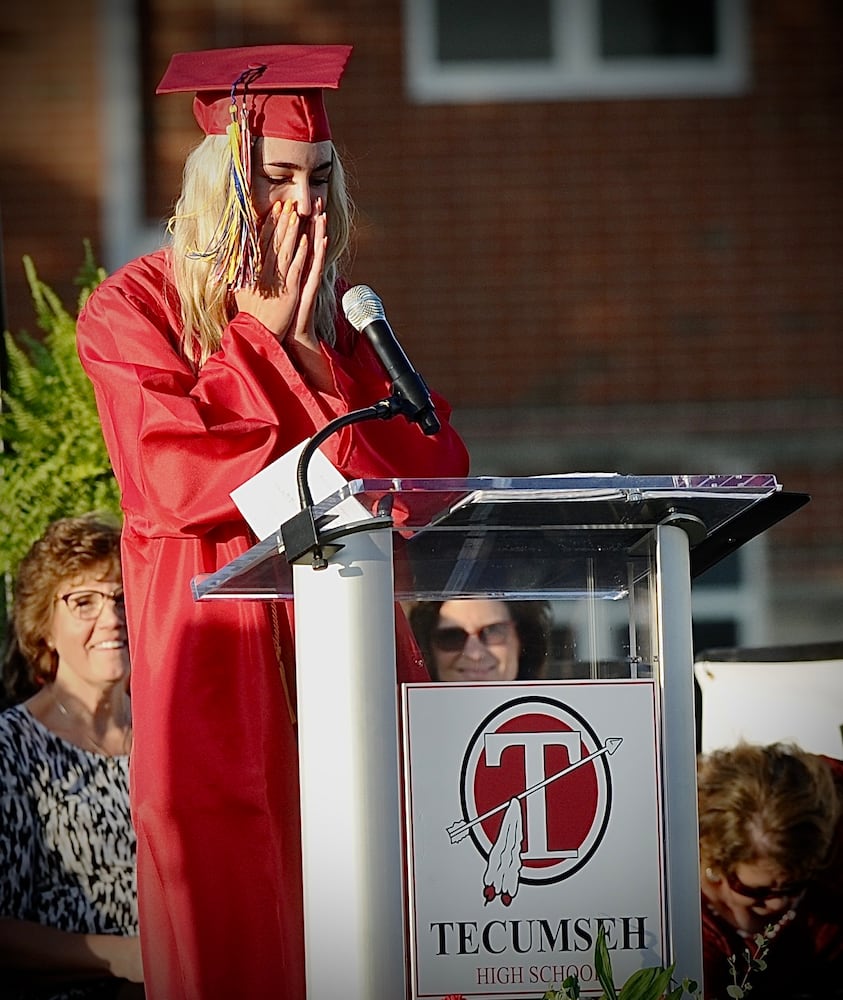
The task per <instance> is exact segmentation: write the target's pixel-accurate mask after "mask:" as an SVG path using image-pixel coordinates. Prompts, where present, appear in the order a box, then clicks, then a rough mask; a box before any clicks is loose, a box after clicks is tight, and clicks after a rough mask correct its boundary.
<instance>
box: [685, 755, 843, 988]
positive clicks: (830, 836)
mask: <svg viewBox="0 0 843 1000" xmlns="http://www.w3.org/2000/svg"><path fill="white" fill-rule="evenodd" d="M698 794H699V822H700V873H701V878H700V881H701V888H702V899H703V946H704V974H705V996H706V997H707V998H712V1000H714V998H718V1000H719V998H723V997H725V996H726V995H727V993H726V989H727V987H728V986H729V985H730V984H731V983H732V973H731V970H730V968H729V960H730V957H731V956H736V959H737V966H738V980H740V976H741V975H742V970H741V964H742V963H745V962H746V956H745V952H746V950H747V949H748V950H749V954H751V955H752V954H757V953H758V950H759V937H758V936H759V935H763V936H764V938H765V942H764V947H765V949H766V955H765V957H764V961H765V963H766V968H764V969H759V970H754V971H753V972H752V974H751V979H750V982H751V984H752V994H751V995H752V998H753V1000H785V998H787V1000H803V998H816V1000H819V998H823V1000H829V998H835V997H840V996H843V843H841V837H843V826H841V813H842V812H843V810H842V809H841V803H843V763H841V762H840V761H836V760H833V759H831V758H827V757H820V756H817V755H814V754H810V753H805V752H803V751H801V750H800V749H798V748H797V747H794V746H787V745H783V744H772V745H770V746H754V745H750V744H740V745H738V746H736V747H734V748H731V749H724V750H718V751H715V752H713V753H711V754H708V755H707V756H705V757H701V758H700V761H699V767H698Z"/></svg>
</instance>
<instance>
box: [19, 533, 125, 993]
mask: <svg viewBox="0 0 843 1000" xmlns="http://www.w3.org/2000/svg"><path fill="white" fill-rule="evenodd" d="M120 535H121V532H120V526H119V524H117V523H114V522H112V521H111V520H108V519H104V518H100V517H97V516H95V515H86V516H82V517H70V518H63V519H61V520H59V521H55V522H54V523H53V524H51V525H50V526H49V527H48V528H47V530H46V531H45V532H44V534H43V535H42V536H41V538H39V539H38V540H37V541H36V542H35V543H34V544H33V546H32V547H31V548H30V550H29V552H28V553H27V555H26V556H25V557H24V559H23V560H22V562H21V565H20V568H19V570H18V574H17V579H16V581H15V588H14V591H15V592H14V606H13V612H12V626H13V627H12V638H11V642H10V645H12V646H13V647H14V649H13V651H12V652H11V653H10V656H9V657H8V659H7V664H12V663H13V662H14V661H17V663H18V665H19V667H20V668H21V669H19V670H18V673H17V676H18V679H19V676H20V673H21V670H22V669H23V668H25V669H26V671H27V672H28V676H29V681H30V684H31V689H32V690H34V691H35V693H34V694H31V695H30V696H29V697H27V698H25V700H23V701H21V702H19V703H17V704H15V705H13V706H12V707H10V708H7V709H6V710H5V711H4V712H3V713H2V714H0V859H2V869H0V982H2V986H0V995H2V996H3V997H4V998H5V997H8V998H10V1000H30V998H32V1000H36V998H37V1000H48V998H57V1000H58V998H60V1000H65V998H70V997H72V998H73V1000H83V998H86V1000H88V998H90V1000H94V998H96V1000H106V998H117V997H118V996H119V997H120V998H121V1000H122V998H126V1000H128V997H130V996H131V997H142V996H143V987H142V986H140V985H134V984H140V983H141V982H142V979H143V973H142V971H141V958H140V943H139V939H138V936H137V935H138V913H137V896H136V887H135V857H136V839H135V833H134V830H133V827H132V822H131V817H130V813H129V771H128V768H129V763H128V761H129V750H130V747H131V744H132V719H131V707H130V702H129V693H128V679H129V651H128V647H127V641H126V616H125V611H124V607H123V578H122V572H121V563H120ZM14 675H15V672H14V671H9V673H8V674H7V677H11V676H14ZM18 688H19V685H18Z"/></svg>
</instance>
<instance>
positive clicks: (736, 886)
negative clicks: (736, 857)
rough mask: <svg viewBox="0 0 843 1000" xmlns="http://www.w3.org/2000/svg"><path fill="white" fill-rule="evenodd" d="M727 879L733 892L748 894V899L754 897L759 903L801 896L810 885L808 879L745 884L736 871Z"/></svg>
mask: <svg viewBox="0 0 843 1000" xmlns="http://www.w3.org/2000/svg"><path fill="white" fill-rule="evenodd" d="M726 881H727V882H728V883H729V888H730V889H731V890H732V892H736V893H737V894H738V895H739V896H746V898H747V899H754V900H755V901H756V902H757V903H763V902H764V901H765V900H768V899H782V898H785V897H787V898H790V897H793V896H799V895H800V894H801V893H802V892H804V890H805V888H806V886H807V885H808V882H807V880H805V881H802V882H788V883H787V885H744V884H743V882H741V880H740V879H739V878H738V877H737V875H735V874H734V872H731V873H730V874H728V875H727V876H726Z"/></svg>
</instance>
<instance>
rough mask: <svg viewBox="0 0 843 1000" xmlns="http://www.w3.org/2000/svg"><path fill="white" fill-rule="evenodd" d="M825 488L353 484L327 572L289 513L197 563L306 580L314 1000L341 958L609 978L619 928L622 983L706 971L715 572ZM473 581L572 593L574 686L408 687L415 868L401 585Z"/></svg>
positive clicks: (246, 585)
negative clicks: (701, 744)
mask: <svg viewBox="0 0 843 1000" xmlns="http://www.w3.org/2000/svg"><path fill="white" fill-rule="evenodd" d="M349 500H353V501H354V503H353V504H352V505H351V506H352V508H353V509H354V510H355V511H359V512H360V518H359V519H358V520H357V521H356V522H354V523H347V522H346V520H345V519H344V518H343V517H342V516H341V513H340V512H341V509H342V511H347V509H348V501H349ZM806 500H807V498H806V497H805V496H804V495H801V494H786V493H783V492H782V491H781V489H780V487H779V485H778V483H777V482H776V480H775V477H773V476H769V475H738V476H719V477H718V476H706V475H702V476H687V475H681V476H649V477H628V476H619V475H615V474H602V473H595V474H587V475H568V476H548V477H536V478H530V479H517V478H510V479H504V478H485V479H484V478H475V479H453V480H444V479H443V480H398V479H379V480H354V481H352V482H349V483H348V484H347V486H344V487H342V488H341V489H339V490H337V492H336V493H334V494H332V495H331V496H329V497H326V498H325V499H324V500H320V501H319V502H318V503H316V504H314V505H313V507H312V508H310V510H309V512H308V513H309V515H312V523H313V524H314V525H316V526H318V530H319V533H320V536H319V540H320V544H324V545H325V552H326V553H328V557H327V565H326V566H324V568H323V569H321V570H317V569H316V568H314V567H313V566H308V565H302V564H301V563H297V564H296V565H295V567H294V568H293V567H291V566H290V564H289V561H288V560H287V559H286V558H285V554H284V533H283V532H282V531H281V530H280V528H279V530H278V531H276V532H271V533H270V534H269V535H268V536H267V537H265V538H263V540H262V541H260V542H259V543H258V544H257V545H255V546H254V547H253V548H252V549H250V550H249V551H248V552H247V553H245V554H244V555H243V556H241V557H239V558H237V559H235V560H233V561H232V562H231V563H229V564H228V565H227V566H224V567H222V568H221V569H219V570H218V571H217V572H216V573H214V574H213V575H210V576H206V577H201V578H196V579H194V580H193V581H192V583H193V591H194V595H195V597H196V598H197V599H198V600H231V599H239V600H274V599H278V598H293V597H295V619H296V646H297V665H296V669H297V675H298V717H299V750H300V753H299V758H300V760H299V765H300V782H301V797H302V839H303V869H304V871H303V878H304V887H305V900H304V904H305V906H304V908H305V950H306V962H307V979H308V984H307V989H308V997H309V998H312V1000H322V998H323V997H325V996H329V995H332V992H333V991H335V990H336V989H337V988H338V987H337V982H336V970H337V969H338V968H341V969H342V970H343V981H342V992H343V997H344V998H346V1000H372V998H374V997H378V998H380V997H390V998H393V997H394V998H396V1000H398V998H402V997H405V996H407V995H409V994H412V995H413V996H414V997H419V998H421V997H444V996H447V995H448V993H454V992H455V991H456V992H457V993H459V992H460V991H461V992H462V993H463V995H464V996H466V997H469V996H474V997H483V996H486V997H503V996H509V997H516V996H518V997H530V998H535V997H538V996H541V995H542V994H543V993H544V991H545V989H547V988H548V986H549V985H552V983H553V982H560V981H561V979H563V978H564V977H565V975H566V974H570V972H571V971H576V972H577V975H578V977H579V979H580V980H581V982H582V985H583V992H584V994H585V995H589V993H591V994H592V995H594V994H596V993H599V990H598V989H596V987H595V985H594V976H593V965H592V963H593V945H594V940H595V937H596V933H597V928H598V926H601V925H602V926H604V927H605V929H606V933H607V939H608V941H609V944H610V947H611V949H612V956H613V963H614V965H615V971H616V975H617V976H618V977H619V978H620V977H621V976H624V974H625V973H626V972H628V971H630V970H631V969H633V968H640V967H641V966H645V965H669V964H671V963H674V962H675V963H676V972H677V975H678V976H679V977H689V978H692V979H696V980H698V981H700V980H701V979H702V938H701V919H700V885H699V861H698V850H697V839H698V838H697V814H696V782H695V758H696V747H695V731H694V721H693V720H694V696H693V653H692V644H691V587H690V581H691V578H692V577H693V576H695V575H697V574H699V573H701V572H703V571H704V570H705V569H707V568H708V567H709V566H712V565H714V564H715V563H716V562H717V561H718V560H720V559H722V558H723V557H724V556H725V555H727V554H729V553H730V552H732V551H734V550H735V549H736V548H738V547H739V546H740V545H742V544H743V543H744V542H746V541H748V540H749V539H750V538H753V537H755V535H757V534H759V533H761V532H762V531H764V530H766V529H767V528H768V527H770V526H771V525H772V524H775V523H776V522H777V521H779V520H781V519H782V518H783V517H785V516H787V515H788V514H790V513H792V512H793V511H794V510H796V509H798V508H799V507H800V506H802V504H804V503H805V502H806ZM294 591H295V594H294ZM464 597H469V598H470V597H487V598H494V599H498V600H509V599H513V600H519V601H523V600H537V601H548V602H550V603H551V604H552V606H553V634H552V635H551V636H550V639H551V647H552V648H551V657H550V661H551V662H550V671H549V673H548V678H549V683H548V684H547V685H546V686H545V685H544V684H539V685H536V684H534V683H532V682H531V683H529V684H528V683H521V684H518V685H515V687H514V688H512V687H511V686H503V687H500V686H498V685H491V686H488V685H487V686H485V690H478V689H477V686H476V685H472V686H469V687H466V688H461V687H460V686H459V685H458V686H456V687H453V688H450V686H449V685H441V686H439V687H437V686H436V685H421V686H420V687H418V688H416V687H410V688H408V689H407V690H406V692H405V701H404V710H405V722H406V725H407V745H408V749H407V753H408V757H407V758H406V764H407V781H408V782H409V785H408V790H409V796H410V798H409V799H408V801H407V809H406V810H405V812H406V814H407V819H408V822H409V824H410V827H409V831H408V832H409V835H410V842H409V850H408V852H407V855H406V857H405V858H404V859H403V862H402V858H401V852H400V840H401V826H400V815H401V802H400V783H399V780H398V764H399V759H400V758H399V753H400V751H399V746H398V742H399V741H398V734H397V722H398V720H397V718H396V715H397V711H396V708H397V702H396V699H395V696H394V689H395V670H394V666H395V662H394V653H393V652H392V649H393V648H394V647H392V645H391V644H392V642H393V638H394V632H393V623H394V618H393V600H397V601H399V602H400V601H404V600H416V601H417V600H429V601H436V600H440V601H441V600H447V599H451V598H464ZM328 607H330V609H331V628H330V630H327V629H326V627H325V623H326V608H328ZM563 637H564V641H563ZM328 668H330V672H326V671H327V670H328ZM573 682H577V683H573ZM338 739H339V740H340V741H341V745H339V746H338V745H337V743H336V742H334V741H336V740H338ZM419 747H422V749H421V751H419ZM338 751H340V752H338ZM610 751H611V752H610ZM568 768H573V770H570V771H566V769H568ZM563 772H565V773H563ZM556 775H558V777H555V776H556ZM542 782H546V784H544V785H543V786H542V787H535V786H537V785H542ZM337 789H344V790H346V791H347V795H346V800H347V802H346V806H344V807H343V809H342V811H341V813H340V815H341V816H342V824H343V836H342V837H336V836H325V835H324V831H325V830H326V829H327V830H329V831H330V832H331V833H333V832H334V824H333V822H332V820H333V815H332V813H331V808H332V806H331V804H332V803H334V802H335V798H336V795H337ZM487 814H488V815H487ZM338 821H339V820H338ZM454 824H456V827H455V826H454ZM462 834H465V836H461V835H462ZM454 841H456V842H454ZM505 859H506V860H505ZM407 867H408V870H409V872H410V875H411V878H410V880H409V881H410V882H411V884H409V885H407V886H405V885H404V884H403V878H402V876H403V873H404V870H405V868H407ZM487 867H488V868H489V872H488V873H487V871H486V869H487ZM493 869H494V871H493ZM495 872H497V874H495ZM338 873H339V874H338ZM340 875H341V876H342V881H341V882H338V878H339V877H340ZM338 893H339V894H340V895H341V896H342V898H341V899H339V898H338ZM405 898H406V899H407V900H408V901H409V902H408V906H407V924H408V926H407V927H405V922H404V921H403V920H402V919H401V916H402V914H401V910H402V901H403V900H404V899H405ZM530 934H531V935H532V937H530V936H529V935H530ZM408 942H409V946H408ZM405 947H407V951H408V953H410V954H408V960H407V963H406V965H405V961H404V954H405ZM566 970H568V972H566ZM507 979H509V981H506V980H507Z"/></svg>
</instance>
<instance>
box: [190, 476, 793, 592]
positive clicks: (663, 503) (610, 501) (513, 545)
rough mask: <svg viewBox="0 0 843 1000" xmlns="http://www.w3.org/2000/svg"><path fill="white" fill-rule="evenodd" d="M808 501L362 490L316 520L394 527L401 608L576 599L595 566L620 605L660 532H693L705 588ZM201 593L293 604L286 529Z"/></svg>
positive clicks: (569, 491) (530, 482)
mask: <svg viewBox="0 0 843 1000" xmlns="http://www.w3.org/2000/svg"><path fill="white" fill-rule="evenodd" d="M808 499H809V497H808V496H806V495H805V494H801V493H786V492H784V491H783V490H782V488H781V486H780V484H779V483H778V481H777V480H776V477H775V476H773V475H769V474H750V475H661V476H622V475H619V474H617V473H583V474H573V475H572V474H566V475H554V476H535V477H498V476H493V477H474V478H467V479H356V480H352V481H350V482H348V483H347V484H346V485H345V486H343V487H342V488H341V489H339V490H337V491H336V492H335V493H333V494H331V495H330V496H328V497H326V498H324V499H323V500H320V501H319V502H317V503H315V504H314V507H313V516H314V520H315V521H316V523H317V525H319V526H320V530H322V529H323V526H324V530H330V531H334V530H336V529H337V527H338V526H340V527H341V526H342V525H344V524H358V523H360V522H361V521H366V520H367V519H371V518H373V517H380V518H381V519H384V518H385V517H388V518H389V519H391V524H392V530H393V532H394V533H395V537H396V545H397V546H400V550H401V553H402V560H403V561H404V564H405V566H409V567H410V569H411V571H412V572H411V574H410V576H409V577H408V576H407V574H406V573H402V575H401V579H402V581H406V580H407V579H410V580H411V582H410V583H408V584H405V583H402V585H401V586H398V587H397V589H396V597H398V598H400V599H409V598H411V597H413V596H418V595H419V593H421V594H424V595H428V596H429V595H430V594H432V593H440V592H441V593H442V594H443V595H444V594H449V593H450V594H456V593H458V592H459V593H466V594H471V593H492V592H494V593H500V594H507V593H509V594H527V593H533V592H536V593H546V592H554V591H559V592H562V591H567V590H568V589H569V584H570V589H572V590H576V589H577V585H576V584H574V583H572V582H571V581H570V580H569V579H568V578H569V577H570V578H573V577H577V578H578V577H579V575H580V568H579V564H581V563H582V560H583V559H586V558H588V559H589V560H590V565H591V564H593V566H595V567H596V575H595V577H594V579H595V580H596V581H597V586H598V588H601V589H603V590H605V592H606V594H607V595H611V594H613V593H614V592H615V591H616V589H617V588H618V587H620V586H623V585H624V584H623V583H622V581H624V580H626V579H627V578H628V576H629V571H628V567H629V562H630V559H631V558H632V555H631V554H632V553H635V552H639V553H640V551H641V546H640V543H641V541H642V539H643V538H644V537H645V536H648V535H650V533H651V532H652V531H653V529H654V528H655V527H657V526H659V525H676V526H678V527H681V528H682V529H684V530H685V532H686V533H687V535H688V539H689V547H690V554H691V573H692V576H698V575H699V574H700V573H702V572H704V571H705V570H707V569H708V568H710V567H711V566H713V565H714V564H715V563H717V562H719V561H720V560H721V559H723V558H724V557H725V556H727V555H729V554H730V553H731V552H733V551H734V550H736V549H737V548H739V547H740V546H741V545H743V544H744V543H746V542H747V541H749V540H750V539H751V538H753V537H755V536H756V535H758V534H761V533H762V532H763V531H766V530H767V529H768V528H769V527H771V526H772V525H773V524H775V523H777V522H778V521H780V520H782V519H783V518H784V517H787V516H788V515H789V514H791V513H793V512H794V511H795V510H797V509H798V508H799V507H801V506H802V505H803V504H805V503H806V502H807V501H808ZM481 564H482V565H483V566H484V567H485V568H484V569H481V568H480V567H481ZM455 566H459V567H461V569H460V570H459V572H456V573H455V571H454V567H455ZM565 566H568V567H569V568H568V570H567V571H566V570H565V568H564V567H565ZM590 572H591V570H590ZM457 578H458V579H460V580H461V581H462V582H461V584H460V587H455V586H454V583H453V581H454V580H455V579H457ZM513 581H514V582H513ZM191 585H192V588H193V594H194V597H195V598H196V599H197V600H207V599H215V598H217V599H222V598H227V599H252V600H266V599H271V598H289V597H291V596H292V568H291V567H290V565H289V563H288V562H287V559H286V557H285V555H284V546H283V541H282V536H281V530H280V525H279V530H278V531H276V532H273V533H272V534H271V535H269V537H267V538H265V539H263V540H262V541H260V542H258V543H257V544H256V545H255V546H253V547H252V548H251V549H249V550H248V551H247V552H245V553H244V554H243V555H242V556H240V557H238V558H236V559H234V560H232V562H230V563H229V564H228V565H227V566H224V567H220V569H219V570H217V572H215V573H213V574H208V575H205V576H202V577H197V578H195V579H194V580H193V581H191ZM402 587H403V589H402ZM405 590H406V592H405Z"/></svg>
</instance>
